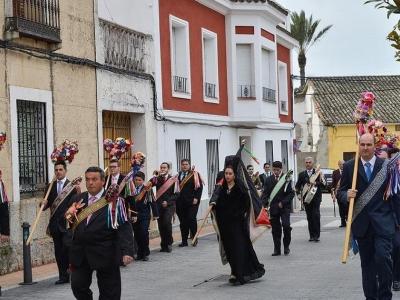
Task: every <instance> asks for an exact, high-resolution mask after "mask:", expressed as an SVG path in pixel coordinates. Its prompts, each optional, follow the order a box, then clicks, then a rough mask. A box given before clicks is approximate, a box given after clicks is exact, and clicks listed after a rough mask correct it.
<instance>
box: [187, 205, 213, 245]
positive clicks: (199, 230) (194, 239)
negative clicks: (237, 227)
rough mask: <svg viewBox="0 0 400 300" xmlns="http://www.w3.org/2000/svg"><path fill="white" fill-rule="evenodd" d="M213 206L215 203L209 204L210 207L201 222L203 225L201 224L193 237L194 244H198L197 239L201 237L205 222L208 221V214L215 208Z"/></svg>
mask: <svg viewBox="0 0 400 300" xmlns="http://www.w3.org/2000/svg"><path fill="white" fill-rule="evenodd" d="M213 206H214V205H209V206H208V209H207V212H206V214H205V216H204V218H203V221H202V222H201V225H200V227H199V229H198V230H197V232H196V235H195V236H194V237H193V240H192V246H196V245H197V239H198V238H199V235H200V232H201V230H202V229H203V227H204V224H205V223H206V221H207V218H208V215H209V214H210V213H211V210H212V209H213Z"/></svg>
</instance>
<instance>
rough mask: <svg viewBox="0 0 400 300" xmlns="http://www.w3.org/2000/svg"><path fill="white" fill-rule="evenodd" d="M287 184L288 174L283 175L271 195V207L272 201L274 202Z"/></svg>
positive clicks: (269, 201) (269, 200) (269, 199)
mask: <svg viewBox="0 0 400 300" xmlns="http://www.w3.org/2000/svg"><path fill="white" fill-rule="evenodd" d="M285 183H286V174H285V175H282V177H281V178H280V179H279V181H278V182H277V184H276V185H275V187H274V189H273V190H272V192H271V194H270V195H269V198H268V203H269V205H271V202H272V200H274V198H275V196H276V195H277V194H278V193H279V191H280V190H281V188H282V187H283V185H284V184H285Z"/></svg>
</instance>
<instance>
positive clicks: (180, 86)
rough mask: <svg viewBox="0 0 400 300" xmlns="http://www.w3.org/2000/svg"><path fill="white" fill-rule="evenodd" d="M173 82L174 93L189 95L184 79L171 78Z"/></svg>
mask: <svg viewBox="0 0 400 300" xmlns="http://www.w3.org/2000/svg"><path fill="white" fill-rule="evenodd" d="M173 80H174V92H178V93H184V94H189V89H188V86H187V78H186V77H181V76H173Z"/></svg>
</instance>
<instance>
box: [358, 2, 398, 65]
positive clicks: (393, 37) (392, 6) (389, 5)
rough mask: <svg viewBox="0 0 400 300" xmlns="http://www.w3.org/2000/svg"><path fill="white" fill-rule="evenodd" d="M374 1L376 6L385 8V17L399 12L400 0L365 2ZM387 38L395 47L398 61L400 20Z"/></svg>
mask: <svg viewBox="0 0 400 300" xmlns="http://www.w3.org/2000/svg"><path fill="white" fill-rule="evenodd" d="M368 3H375V7H376V8H384V9H386V10H387V17H388V18H389V17H390V15H391V14H397V15H398V14H400V0H368V1H366V2H365V4H368ZM387 39H388V40H389V41H390V42H392V44H391V45H392V47H393V48H395V49H396V54H395V58H396V60H397V61H400V20H399V21H397V24H396V25H395V26H394V27H393V30H392V31H391V32H389V34H388V36H387Z"/></svg>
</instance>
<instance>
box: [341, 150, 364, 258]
mask: <svg viewBox="0 0 400 300" xmlns="http://www.w3.org/2000/svg"><path fill="white" fill-rule="evenodd" d="M359 156H360V153H359V152H358V148H357V152H356V157H355V159H354V170H353V182H352V184H351V189H352V190H355V189H356V186H357V172H358V160H359ZM353 210H354V198H350V200H349V212H348V216H347V224H346V234H345V237H344V245H343V254H342V263H343V264H345V263H346V262H347V258H348V257H349V244H350V233H351V223H352V221H353Z"/></svg>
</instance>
